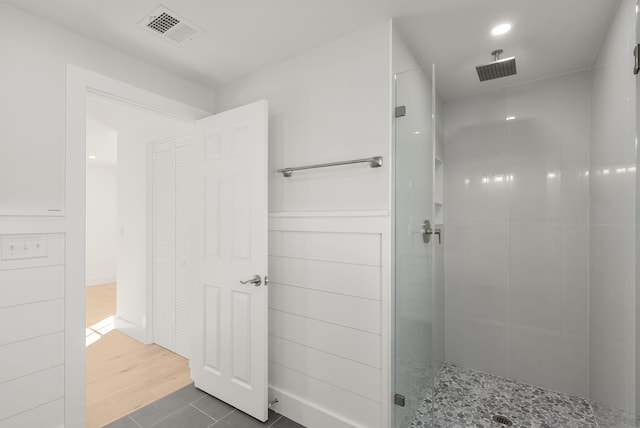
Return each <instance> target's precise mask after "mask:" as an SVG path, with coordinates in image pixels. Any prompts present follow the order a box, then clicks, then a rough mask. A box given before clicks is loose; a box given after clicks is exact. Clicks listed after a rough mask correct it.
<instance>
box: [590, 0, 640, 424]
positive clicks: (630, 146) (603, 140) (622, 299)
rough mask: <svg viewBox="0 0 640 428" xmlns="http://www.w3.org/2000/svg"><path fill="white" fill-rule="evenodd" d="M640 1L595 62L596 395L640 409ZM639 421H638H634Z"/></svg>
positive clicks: (626, 8)
mask: <svg viewBox="0 0 640 428" xmlns="http://www.w3.org/2000/svg"><path fill="white" fill-rule="evenodd" d="M635 8H636V2H635V1H634V0H623V1H621V2H620V6H619V7H618V10H617V12H616V15H615V17H614V20H613V21H612V24H611V26H610V29H609V32H608V33H607V35H606V37H605V39H604V41H603V43H602V46H601V47H600V51H599V52H598V56H597V57H596V60H595V63H594V66H593V68H592V82H591V145H590V155H591V156H590V168H589V169H590V173H591V176H590V178H591V189H590V211H591V218H590V220H591V254H590V287H591V296H590V314H591V320H590V321H591V322H590V378H591V398H592V399H593V400H595V401H597V402H600V403H602V404H605V405H608V406H613V407H616V408H618V409H621V410H624V411H627V412H629V413H634V412H635V382H634V381H635V367H634V366H635V362H634V358H635V357H634V354H635V310H636V308H635V293H636V291H635V269H636V266H635V264H636V263H637V257H636V247H635V245H636V243H635V239H634V237H635V232H636V230H635V229H636V226H635V221H636V219H635V216H636V213H635V202H636V201H635V194H636V193H635V192H636V170H635V166H636V165H635V163H636V140H635V136H636V135H635V120H636V119H635V115H636V105H635V102H636V100H635V93H636V78H635V77H634V76H633V74H632V73H631V71H630V70H631V69H632V68H633V57H632V55H631V52H632V51H633V47H634V45H635V43H636V42H635V40H636V35H635V32H636V10H635ZM633 426H635V425H633Z"/></svg>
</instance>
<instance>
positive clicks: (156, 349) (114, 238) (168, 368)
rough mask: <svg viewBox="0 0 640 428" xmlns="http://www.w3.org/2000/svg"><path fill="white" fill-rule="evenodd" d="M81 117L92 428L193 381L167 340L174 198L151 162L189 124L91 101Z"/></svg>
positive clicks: (172, 298)
mask: <svg viewBox="0 0 640 428" xmlns="http://www.w3.org/2000/svg"><path fill="white" fill-rule="evenodd" d="M86 111H87V117H86V123H87V147H86V148H87V152H86V153H87V159H86V164H87V170H86V177H87V193H86V272H87V273H86V278H87V283H86V285H87V292H86V313H87V320H86V321H87V322H86V328H87V329H86V346H87V351H86V366H87V370H86V426H88V427H94V426H95V427H100V426H104V425H105V424H108V423H110V422H112V421H114V420H117V419H119V418H121V417H123V416H125V415H127V414H129V413H131V412H132V411H134V410H136V409H138V408H140V407H143V406H145V405H147V404H149V403H151V402H153V401H155V400H157V399H159V398H162V397H164V396H165V395H167V394H169V393H171V392H174V391H175V390H177V389H180V388H182V387H184V386H185V385H188V384H189V383H191V379H190V375H189V366H188V360H187V359H186V356H187V355H186V349H181V350H180V351H178V350H177V349H176V347H175V346H173V344H172V343H169V342H167V341H166V340H165V338H166V334H165V332H166V330H167V329H166V328H165V326H166V325H167V324H169V325H171V324H173V325H175V321H176V313H175V309H176V307H180V303H183V302H184V300H185V299H184V298H182V299H180V296H177V295H176V294H175V293H174V294H169V293H165V292H164V291H166V289H167V287H166V285H167V282H168V280H169V278H170V277H173V278H174V279H175V274H176V271H175V267H174V271H173V275H168V274H169V273H170V272H165V271H163V270H158V269H157V267H158V266H159V265H160V266H162V263H158V262H159V261H160V262H165V261H166V257H163V256H166V255H165V254H163V253H162V250H163V249H165V248H167V245H168V244H169V243H170V240H167V233H166V232H167V231H172V230H175V221H174V222H173V223H171V222H168V221H167V220H170V219H171V218H175V215H171V212H173V213H175V207H176V201H175V198H173V196H174V195H175V194H176V192H175V190H174V189H171V188H169V187H168V186H167V185H166V183H164V181H166V180H167V179H169V180H172V178H171V177H172V174H170V173H173V172H174V171H175V168H171V169H170V170H169V171H166V170H164V169H162V166H163V164H162V162H160V163H159V162H157V156H156V155H157V154H158V153H162V152H161V151H158V148H159V147H166V146H168V145H170V146H171V147H175V143H174V141H175V140H181V137H183V136H185V135H187V134H188V133H189V131H190V129H191V127H192V123H191V122H190V121H184V120H178V119H175V118H167V117H163V116H160V115H159V114H157V113H154V112H151V111H148V110H147V109H142V108H139V107H132V106H130V105H126V104H123V103H121V102H117V101H113V100H107V99H104V98H101V97H96V96H89V97H88V98H87V109H86ZM158 141H160V142H158ZM183 146H184V144H183ZM183 146H180V147H183ZM174 158H175V156H174ZM168 173H169V174H168ZM173 181H174V182H175V180H173ZM182 193H184V192H182ZM167 195H168V196H169V199H170V202H171V208H172V209H171V210H169V209H167V208H168V207H167V206H162V205H158V201H160V202H162V201H166V200H167ZM167 213H168V214H169V217H170V218H167V217H166V214H167ZM163 232H164V233H163ZM184 235H186V233H183V234H182V235H181V236H182V239H179V241H180V242H182V243H183V245H182V247H187V248H188V243H187V242H185V239H184ZM158 250H160V251H158ZM183 258H185V257H183ZM185 259H186V258H185ZM174 266H175V263H174ZM181 268H182V269H183V270H185V268H186V267H185V266H181ZM178 273H181V275H180V277H181V278H185V277H186V276H187V275H185V274H184V272H178ZM174 282H175V281H174ZM183 288H184V287H183ZM184 294H185V293H182V294H181V295H182V296H183V297H184ZM159 303H161V304H159ZM182 306H184V304H182ZM170 309H173V312H170V311H169V310H170ZM182 312H183V313H184V312H186V311H185V310H184V309H183V311H182ZM180 325H181V327H182V328H183V329H186V323H184V322H182V323H180ZM182 336H187V337H186V339H187V340H186V341H188V335H186V334H183V335H182ZM182 342H185V340H183V341H182ZM176 351H178V353H179V354H181V355H178V354H176Z"/></svg>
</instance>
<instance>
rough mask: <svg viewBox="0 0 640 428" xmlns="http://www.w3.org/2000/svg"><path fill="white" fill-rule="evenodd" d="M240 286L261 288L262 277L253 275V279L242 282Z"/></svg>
mask: <svg viewBox="0 0 640 428" xmlns="http://www.w3.org/2000/svg"><path fill="white" fill-rule="evenodd" d="M240 284H253V285H255V286H256V287H260V286H261V285H262V279H260V275H253V278H251V279H247V280H246V281H240Z"/></svg>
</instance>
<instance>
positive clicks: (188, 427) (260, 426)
mask: <svg viewBox="0 0 640 428" xmlns="http://www.w3.org/2000/svg"><path fill="white" fill-rule="evenodd" d="M151 427H153V428H210V427H211V428H304V427H303V426H302V425H300V424H298V423H296V422H294V421H292V420H291V419H288V418H286V417H284V416H282V415H280V414H278V413H276V412H273V411H271V410H269V420H267V421H266V422H259V421H258V420H256V419H254V418H252V417H251V416H248V415H246V414H245V413H242V412H241V411H239V410H236V409H235V408H234V407H232V406H230V405H228V404H227V403H224V402H222V401H220V400H218V399H217V398H214V397H212V396H210V395H208V394H206V393H204V392H202V391H200V390H199V389H197V388H196V387H194V386H193V384H191V385H189V386H185V387H184V388H182V389H179V390H178V391H176V392H174V393H172V394H169V395H167V396H166V397H164V398H161V399H159V400H158V401H155V402H153V403H151V404H149V405H148V406H145V407H143V408H141V409H138V410H136V411H135V412H133V413H131V414H130V415H127V416H125V417H124V418H122V419H118V420H117V421H115V422H113V423H111V424H109V425H107V426H106V428H151Z"/></svg>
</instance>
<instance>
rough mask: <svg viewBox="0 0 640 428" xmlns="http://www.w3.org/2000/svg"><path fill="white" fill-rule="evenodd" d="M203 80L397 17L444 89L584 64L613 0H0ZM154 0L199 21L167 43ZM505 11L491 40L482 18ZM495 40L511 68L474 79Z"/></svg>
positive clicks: (226, 78) (217, 80)
mask: <svg viewBox="0 0 640 428" xmlns="http://www.w3.org/2000/svg"><path fill="white" fill-rule="evenodd" d="M0 1H4V2H5V3H9V4H12V5H14V6H15V7H17V8H19V9H22V10H24V11H26V12H28V13H32V14H34V15H37V16H40V17H42V18H44V19H46V20H48V21H52V22H54V23H57V24H59V25H61V26H63V27H66V28H68V29H70V30H72V31H74V32H76V33H79V34H82V35H84V36H86V37H88V38H91V39H94V40H96V41H98V42H101V43H103V44H105V45H108V46H111V47H113V48H115V49H117V50H120V51H123V52H126V53H129V54H131V55H133V56H135V57H138V58H141V59H142V60H145V61H147V62H149V63H151V64H154V65H156V66H158V67H160V68H163V69H165V70H167V71H169V72H172V73H174V74H177V75H179V76H182V77H184V78H186V79H189V80H192V81H195V82H198V83H200V84H203V85H205V86H208V87H212V88H214V89H215V88H217V87H218V86H219V85H222V84H225V83H228V82H230V81H232V80H235V79H237V78H240V77H243V76H245V75H248V74H251V73H253V72H255V71H258V70H261V69H264V68H266V67H269V66H271V65H275V64H277V63H279V62H281V61H283V60H285V59H288V58H291V57H294V56H296V55H299V54H301V53H303V52H305V51H308V50H310V49H313V48H315V47H318V46H321V45H323V44H325V43H327V42H329V41H331V40H333V39H336V38H338V37H340V36H343V35H345V34H348V33H350V32H353V31H356V30H358V29H360V28H363V27H365V26H367V25H371V24H374V23H376V22H381V21H382V20H384V19H388V18H390V17H397V18H398V20H397V21H396V25H397V27H398V28H399V29H400V31H401V32H402V33H403V35H404V37H405V38H406V39H407V41H408V42H409V44H410V45H411V48H412V50H413V51H414V52H415V54H416V56H417V57H418V59H419V60H420V61H421V62H422V63H423V64H429V63H431V62H435V63H437V64H438V70H439V73H438V76H439V77H438V88H439V92H440V93H441V95H442V96H443V98H445V99H451V98H455V97H458V96H460V95H462V94H466V93H472V92H478V91H482V90H486V89H490V88H493V87H494V86H496V85H504V84H505V83H506V84H512V83H516V82H520V81H525V80H532V79H536V78H540V77H545V76H549V75H553V74H559V73H564V72H568V71H573V70H577V69H580V68H585V67H588V66H589V65H590V62H591V60H592V58H593V57H594V55H595V53H596V50H597V47H598V45H599V43H600V40H601V39H602V36H603V34H604V31H605V29H606V26H607V24H608V22H609V21H610V17H611V15H612V13H613V10H614V8H615V6H616V5H617V4H618V1H619V0H321V1H320V0H270V1H265V0H136V1H131V0H108V1H104V0H102V1H100V0H56V1H51V0H0ZM159 4H162V5H164V6H166V7H168V8H169V9H171V10H173V11H174V12H176V13H177V14H179V15H182V16H183V17H184V18H186V19H187V20H189V21H191V22H193V23H194V24H195V25H197V26H199V27H202V28H203V29H204V30H205V33H204V34H203V35H201V36H198V37H196V38H194V39H193V40H189V41H186V42H184V43H183V44H181V45H175V44H172V43H170V42H168V41H165V40H162V39H161V38H159V37H156V36H155V35H154V34H151V33H150V32H148V31H146V30H143V29H141V28H139V27H138V26H137V23H138V22H139V21H140V20H141V19H142V18H143V17H144V16H146V15H147V14H149V13H150V12H151V11H152V10H154V9H155V8H156V7H157V6H158V5H159ZM502 21H510V22H511V23H512V24H513V25H514V28H513V30H512V31H511V33H509V34H507V35H505V36H503V37H502V39H500V40H496V39H492V38H491V36H490V35H489V30H490V29H491V27H492V26H493V25H495V24H497V23H499V22H502ZM495 48H503V49H504V50H505V55H507V56H512V55H515V56H516V57H517V62H518V76H516V77H509V78H504V79H500V80H499V81H494V82H489V83H486V82H485V83H484V84H482V85H481V84H480V83H479V82H478V80H477V76H476V75H475V66H476V65H478V64H481V63H486V62H488V61H489V60H490V59H491V58H490V57H489V52H490V51H491V50H493V49H495Z"/></svg>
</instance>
